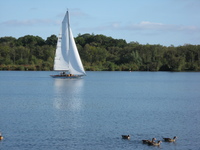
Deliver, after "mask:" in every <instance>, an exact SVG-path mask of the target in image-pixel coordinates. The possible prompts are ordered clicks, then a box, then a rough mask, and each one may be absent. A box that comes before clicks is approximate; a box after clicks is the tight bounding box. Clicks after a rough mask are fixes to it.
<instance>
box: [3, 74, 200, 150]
mask: <svg viewBox="0 0 200 150" xmlns="http://www.w3.org/2000/svg"><path fill="white" fill-rule="evenodd" d="M51 74H55V73H53V72H32V71H30V72H24V71H0V111H1V112H0V131H1V132H2V135H3V136H4V139H3V140H2V141H0V149H1V150H36V149H39V150H77V149H78V150H79V149H80V150H94V149H97V150H104V149H109V150H121V149H127V150H129V149H131V150H132V149H135V150H136V149H138V150H141V149H142V150H151V149H162V150H199V149H200V73H196V72H189V73H188V72H177V73H175V72H173V73H171V72H87V76H86V77H84V78H83V79H54V78H51V77H50V76H49V75H51ZM122 134H130V135H131V139H130V140H123V139H121V135H122ZM174 136H177V137H178V139H177V141H176V142H175V143H166V142H163V143H161V146H160V147H154V146H148V145H144V144H142V142H141V140H143V139H151V138H153V137H155V138H156V139H157V140H162V137H170V138H172V137H174Z"/></svg>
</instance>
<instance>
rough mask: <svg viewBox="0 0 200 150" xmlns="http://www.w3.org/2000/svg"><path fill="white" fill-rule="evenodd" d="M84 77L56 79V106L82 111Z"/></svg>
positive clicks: (62, 108)
mask: <svg viewBox="0 0 200 150" xmlns="http://www.w3.org/2000/svg"><path fill="white" fill-rule="evenodd" d="M83 82H84V80H83V79H69V80H68V79H64V80H63V79H55V81H54V87H55V98H54V104H53V105H54V108H56V109H60V110H71V111H80V110H81V107H82V94H83V88H82V87H83Z"/></svg>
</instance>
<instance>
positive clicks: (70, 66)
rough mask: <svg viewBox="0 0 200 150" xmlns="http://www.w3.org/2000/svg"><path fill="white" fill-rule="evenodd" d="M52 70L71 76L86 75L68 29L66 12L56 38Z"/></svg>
mask: <svg viewBox="0 0 200 150" xmlns="http://www.w3.org/2000/svg"><path fill="white" fill-rule="evenodd" d="M54 70H55V71H63V72H66V71H68V72H69V73H70V74H73V75H85V74H86V73H85V70H84V68H83V64H82V62H81V59H80V56H79V53H78V49H77V47H76V44H75V41H74V37H73V34H72V30H71V28H70V24H69V13H68V11H67V12H66V14H65V17H64V19H63V21H62V29H61V33H60V35H59V36H58V41H57V48H56V56H55V60H54Z"/></svg>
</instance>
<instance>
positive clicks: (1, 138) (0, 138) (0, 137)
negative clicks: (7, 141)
mask: <svg viewBox="0 0 200 150" xmlns="http://www.w3.org/2000/svg"><path fill="white" fill-rule="evenodd" d="M0 140H3V136H2V135H1V132H0Z"/></svg>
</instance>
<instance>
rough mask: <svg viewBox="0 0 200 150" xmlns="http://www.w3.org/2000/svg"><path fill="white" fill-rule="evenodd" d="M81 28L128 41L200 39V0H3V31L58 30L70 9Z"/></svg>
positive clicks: (75, 27) (73, 22) (76, 27)
mask: <svg viewBox="0 0 200 150" xmlns="http://www.w3.org/2000/svg"><path fill="white" fill-rule="evenodd" d="M67 9H69V12H70V21H71V28H72V31H73V34H74V36H75V37H76V36H78V34H79V33H80V34H85V33H89V34H103V35H106V36H111V37H113V38H116V39H125V40H126V41H127V42H131V41H134V42H139V43H141V44H161V45H165V46H170V45H174V46H178V45H184V44H195V45H197V44H198V45H199V44H200V0H99V1H96V0H0V37H4V36H13V37H16V38H19V37H22V36H24V35H38V36H40V37H42V38H43V39H46V38H47V37H49V36H51V35H52V34H55V35H58V34H59V32H60V28H61V22H62V19H63V17H64V14H65V12H66V10H67Z"/></svg>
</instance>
